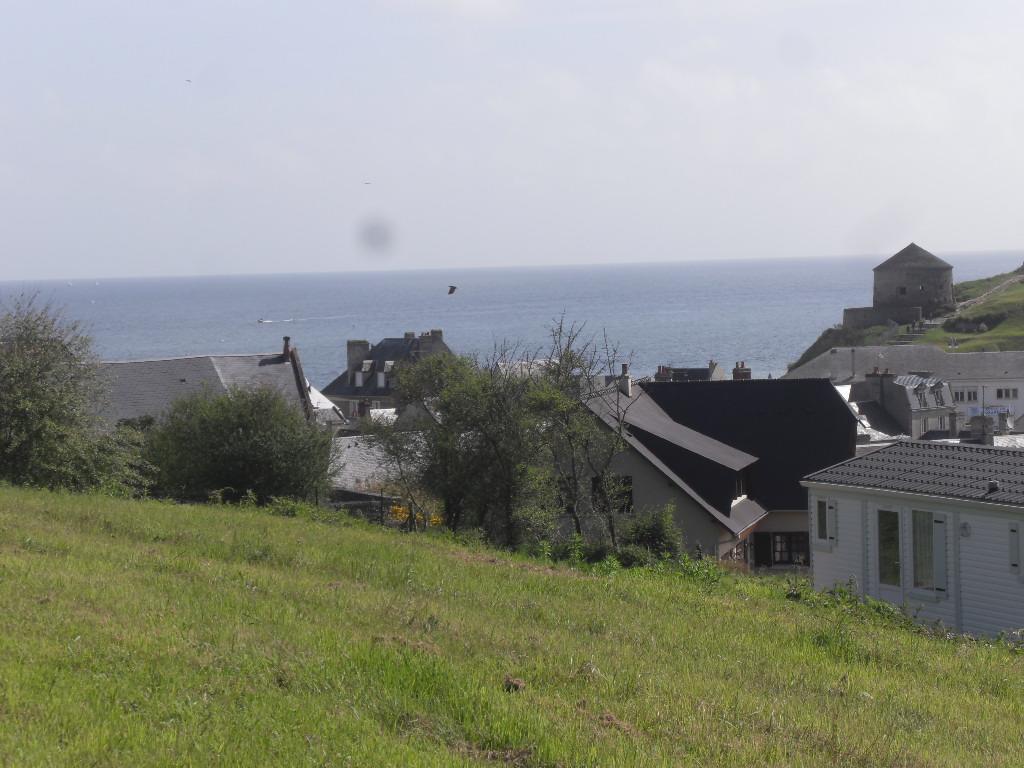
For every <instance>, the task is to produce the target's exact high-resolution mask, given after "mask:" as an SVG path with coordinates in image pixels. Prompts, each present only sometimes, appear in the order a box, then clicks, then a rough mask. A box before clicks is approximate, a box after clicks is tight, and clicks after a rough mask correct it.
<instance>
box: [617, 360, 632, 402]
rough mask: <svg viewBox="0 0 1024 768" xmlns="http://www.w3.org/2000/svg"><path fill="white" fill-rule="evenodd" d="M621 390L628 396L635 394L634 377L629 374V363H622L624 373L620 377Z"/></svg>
mask: <svg viewBox="0 0 1024 768" xmlns="http://www.w3.org/2000/svg"><path fill="white" fill-rule="evenodd" d="M619 392H621V393H622V394H624V395H625V396H626V397H632V396H633V379H631V378H630V376H629V363H623V364H622V375H621V376H620V377H619Z"/></svg>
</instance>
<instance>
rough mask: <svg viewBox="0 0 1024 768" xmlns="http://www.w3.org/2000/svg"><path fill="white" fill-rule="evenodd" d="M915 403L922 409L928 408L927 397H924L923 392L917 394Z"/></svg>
mask: <svg viewBox="0 0 1024 768" xmlns="http://www.w3.org/2000/svg"><path fill="white" fill-rule="evenodd" d="M917 403H918V405H920V406H921V407H922V408H927V407H928V395H926V394H925V393H924V392H918V393H917Z"/></svg>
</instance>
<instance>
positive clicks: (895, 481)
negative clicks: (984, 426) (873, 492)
mask: <svg viewBox="0 0 1024 768" xmlns="http://www.w3.org/2000/svg"><path fill="white" fill-rule="evenodd" d="M806 480H807V482H809V483H823V484H828V485H844V486H855V487H859V488H873V489H881V490H888V491H898V492H903V493H917V494H923V495H925V496H940V497H943V498H952V499H966V500H970V501H979V502H986V503H993V504H1012V505H1014V506H1024V451H1020V450H1018V449H1015V448H992V447H989V446H981V445H963V444H961V445H952V444H948V443H933V442H925V441H901V442H898V443H894V444H893V445H890V446H887V447H885V448H880V449H878V450H877V451H872V452H871V453H868V454H866V455H864V456H858V457H857V458H855V459H850V460H849V461H844V462H842V463H840V464H836V465H835V466H831V467H828V468H827V469H823V470H821V471H819V472H815V473H813V474H810V475H808V476H807V478H806ZM992 481H997V482H998V484H999V487H998V490H989V486H990V483H991V482H992Z"/></svg>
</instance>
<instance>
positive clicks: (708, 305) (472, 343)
mask: <svg viewBox="0 0 1024 768" xmlns="http://www.w3.org/2000/svg"><path fill="white" fill-rule="evenodd" d="M943 257H944V258H945V259H946V260H948V261H950V262H951V263H952V264H953V266H954V270H955V271H954V278H955V279H956V280H957V281H963V280H970V279H975V278H978V277H985V276H988V275H991V274H996V273H999V272H1006V271H1009V270H1012V269H1015V268H1016V267H1018V266H1020V264H1021V260H1022V258H1024V251H1002V252H990V253H983V254H976V255H963V256H960V257H957V256H955V255H945V254H944V256H943ZM880 261H881V259H879V258H878V257H877V256H856V257H825V258H816V259H815V258H784V259H736V260H731V259H730V260H724V259H723V260H705V261H685V262H650V263H643V264H598V265H574V266H555V265H552V266H540V267H537V266H530V267H481V268H454V269H440V268H432V269H416V270H388V271H370V270H366V271H351V272H332V273H298V274H259V275H221V276H196V277H146V278H140V277H128V278H100V279H91V278H86V279H82V278H73V279H70V280H36V281H33V280H18V281H8V282H0V300H9V299H10V298H11V297H12V296H15V295H17V294H19V293H34V294H37V295H38V297H39V300H40V301H43V302H47V303H50V304H51V305H53V306H55V307H57V308H59V309H61V310H62V311H63V313H64V314H65V316H66V317H68V318H70V319H74V320H78V321H80V322H81V323H82V324H83V325H84V327H85V329H86V330H87V332H88V333H90V334H91V335H92V337H93V339H94V342H95V346H96V351H97V353H98V354H99V356H100V357H101V358H102V359H105V360H138V359H151V358H158V357H182V356H191V355H205V354H245V353H253V352H272V351H275V350H277V349H279V348H280V346H281V338H282V337H283V336H285V335H288V336H290V337H291V338H292V343H293V344H294V345H295V346H296V347H298V349H299V351H300V355H301V358H302V362H303V367H304V369H305V372H306V376H307V377H308V378H309V380H310V381H311V382H312V383H313V384H314V385H316V386H318V387H324V386H326V384H327V383H328V382H330V381H331V380H332V379H333V378H334V376H336V375H337V374H338V373H339V372H340V371H342V370H343V369H344V366H345V346H346V341H347V340H348V339H356V338H358V339H366V340H368V341H370V342H371V343H376V342H377V341H379V340H380V339H381V338H384V337H386V336H401V335H402V334H403V333H404V332H406V331H414V332H416V333H423V332H425V331H427V330H430V329H433V328H440V329H442V330H443V331H444V335H445V340H446V342H447V343H448V345H449V346H450V347H451V348H452V349H453V350H454V351H455V352H457V353H460V354H475V355H486V354H487V353H488V352H490V351H491V350H492V349H493V348H494V346H495V345H496V344H499V343H501V342H502V341H510V342H517V343H519V344H520V345H521V346H522V347H524V348H525V349H529V350H536V351H542V350H543V349H544V348H545V345H546V342H547V332H548V329H549V328H550V327H551V325H552V323H554V322H556V321H557V320H558V319H559V318H560V317H564V318H565V319H566V321H568V322H576V323H583V324H585V328H586V333H588V334H592V335H596V336H599V337H603V336H604V335H607V338H608V339H609V340H610V341H611V342H612V343H613V344H616V345H618V347H619V349H620V351H621V352H622V353H623V356H624V357H629V358H630V359H631V363H632V366H633V370H634V371H635V372H636V373H637V374H638V375H644V374H649V373H653V372H654V370H655V369H656V368H657V366H658V365H662V364H671V365H687V366H700V365H706V364H707V362H708V360H710V359H714V360H717V361H718V362H720V363H722V364H723V365H725V366H726V367H727V368H731V366H732V365H733V364H734V363H735V362H738V361H744V362H746V364H747V366H748V367H750V368H752V369H753V374H754V376H758V377H760V376H767V375H769V374H770V375H772V376H778V375H781V374H782V373H784V372H785V370H786V366H787V364H788V363H791V362H792V361H794V360H796V358H797V357H798V356H799V355H800V354H801V353H802V352H803V350H804V349H805V348H806V347H807V346H808V345H809V344H810V343H811V342H813V341H814V339H815V338H817V336H818V334H820V333H821V331H822V330H824V329H825V328H827V327H829V326H832V325H835V324H837V323H839V322H840V321H841V319H842V310H843V308H844V307H847V306H864V305H868V304H870V303H871V290H872V273H871V269H872V267H874V266H875V265H876V264H877V263H879V262H880ZM450 284H451V285H456V286H457V290H456V292H455V293H454V294H452V295H448V285H450ZM261 319H262V320H263V321H264V322H259V321H260V320H261Z"/></svg>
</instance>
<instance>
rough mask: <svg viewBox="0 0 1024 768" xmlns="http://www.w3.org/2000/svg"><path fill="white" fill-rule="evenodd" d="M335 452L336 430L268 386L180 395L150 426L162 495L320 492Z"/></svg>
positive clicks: (254, 497)
mask: <svg viewBox="0 0 1024 768" xmlns="http://www.w3.org/2000/svg"><path fill="white" fill-rule="evenodd" d="M331 455H332V447H331V438H330V434H329V433H327V432H326V431H324V430H323V429H321V428H320V427H318V426H317V425H316V424H314V423H312V422H310V421H308V420H307V419H306V417H305V415H304V414H303V413H302V412H301V411H300V410H299V409H297V408H295V407H294V406H293V405H292V404H291V403H289V402H288V401H286V400H285V399H284V397H283V396H282V395H281V394H280V393H279V392H277V391H275V390H270V389H252V390H245V389H236V390H232V391H231V392H228V393H226V394H222V395H212V394H210V393H208V392H199V393H196V394H193V395H191V396H188V397H185V398H182V399H181V400H178V401H177V402H175V403H173V404H172V405H171V407H170V408H169V409H168V411H167V413H166V414H164V416H162V417H161V419H160V420H159V421H158V422H157V424H156V425H154V426H153V428H152V429H151V430H150V431H149V433H148V435H147V439H146V450H145V456H146V458H147V460H148V461H149V462H150V463H151V464H152V465H153V467H155V470H156V491H157V492H158V493H159V494H161V495H165V496H169V497H172V498H176V499H191V500H206V499H208V498H211V497H213V498H215V499H218V500H221V501H236V502H245V501H248V502H250V503H261V504H263V503H266V502H267V501H269V500H270V499H271V497H294V498H301V499H309V498H313V497H315V496H316V495H317V494H318V493H319V492H321V491H323V490H324V488H325V487H326V485H327V482H328V477H329V471H330V464H331Z"/></svg>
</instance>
